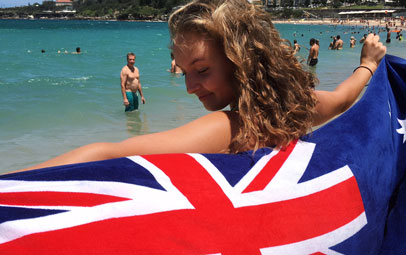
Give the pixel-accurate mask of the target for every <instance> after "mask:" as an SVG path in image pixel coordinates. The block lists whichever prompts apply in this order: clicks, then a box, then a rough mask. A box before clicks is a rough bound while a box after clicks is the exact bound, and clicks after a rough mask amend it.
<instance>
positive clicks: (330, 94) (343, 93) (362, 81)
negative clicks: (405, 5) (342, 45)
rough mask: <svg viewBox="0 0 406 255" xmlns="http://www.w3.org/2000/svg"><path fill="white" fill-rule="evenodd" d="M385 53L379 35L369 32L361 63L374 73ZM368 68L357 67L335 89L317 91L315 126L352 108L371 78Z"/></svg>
mask: <svg viewBox="0 0 406 255" xmlns="http://www.w3.org/2000/svg"><path fill="white" fill-rule="evenodd" d="M385 53H386V47H385V46H384V45H383V44H382V43H381V42H379V36H378V35H373V34H369V35H368V37H367V39H366V40H365V42H364V45H363V47H362V51H361V59H360V63H361V64H360V65H361V66H365V67H367V68H369V69H370V70H371V71H372V72H373V73H374V72H375V70H376V69H377V68H378V65H379V63H380V61H381V59H382V58H383V56H384V55H385ZM367 68H358V69H356V71H355V72H354V73H353V74H352V75H351V76H350V77H348V78H347V79H346V80H345V81H343V82H342V83H341V84H340V85H338V86H337V88H336V89H335V90H334V91H315V94H316V97H317V100H318V103H317V105H316V111H317V115H316V118H315V121H314V123H313V124H314V125H315V126H316V125H320V124H323V123H324V122H326V121H328V120H329V119H331V118H333V117H334V116H336V115H338V114H340V113H342V112H344V111H346V110H347V109H348V108H350V106H351V105H352V104H353V103H354V102H355V100H356V99H357V98H358V96H359V95H360V93H361V91H362V89H363V88H364V87H365V85H366V84H367V83H368V81H369V79H370V78H371V72H370V71H369V70H368V69H367Z"/></svg>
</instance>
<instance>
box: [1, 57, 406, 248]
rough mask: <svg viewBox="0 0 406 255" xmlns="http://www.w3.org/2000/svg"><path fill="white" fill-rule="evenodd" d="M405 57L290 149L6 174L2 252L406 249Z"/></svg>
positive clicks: (393, 60) (382, 69)
mask: <svg viewBox="0 0 406 255" xmlns="http://www.w3.org/2000/svg"><path fill="white" fill-rule="evenodd" d="M405 80H406V60H403V59H400V58H397V57H394V56H389V55H387V56H385V58H384V59H383V60H382V62H381V64H380V66H379V68H378V70H377V71H376V73H375V75H374V77H373V78H372V80H371V82H370V84H369V87H368V89H367V91H366V92H365V94H364V96H363V97H362V98H361V100H360V101H359V102H358V103H357V104H355V105H354V106H353V107H352V108H351V109H349V110H348V111H347V112H346V113H344V114H342V115H341V116H340V117H338V118H337V119H335V120H333V121H331V122H330V123H328V124H326V125H325V126H323V127H322V128H320V129H318V130H316V131H314V132H313V133H311V134H309V135H308V136H305V137H302V138H301V139H300V140H298V141H295V142H293V143H291V144H290V145H289V146H288V147H287V148H286V149H283V150H272V149H270V148H264V149H260V150H259V151H257V152H256V153H255V154H253V153H252V152H245V153H240V154H235V155H225V154H164V155H148V156H133V157H128V158H119V159H113V160H107V161H98V162H90V163H82V164H74V165H66V166H59V167H52V168H44V169H38V170H32V171H27V172H21V173H14V174H7V175H3V176H0V254H2V255H7V254H13V255H15V254H19V255H20V254H86V255H87V254H247V255H250V254H320V255H321V254H331V255H332V254H404V251H405V250H406V249H405V248H406V180H405V178H406V174H405V166H406V160H405V159H406V146H405V142H406V120H405V119H406V98H405V97H406V84H405Z"/></svg>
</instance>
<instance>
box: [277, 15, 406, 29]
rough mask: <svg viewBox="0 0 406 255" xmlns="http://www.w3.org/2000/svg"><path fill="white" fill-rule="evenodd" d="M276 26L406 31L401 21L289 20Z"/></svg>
mask: <svg viewBox="0 0 406 255" xmlns="http://www.w3.org/2000/svg"><path fill="white" fill-rule="evenodd" d="M273 23H275V24H295V25H298V24H306V25H345V26H360V27H368V26H369V27H373V26H375V27H385V26H386V24H388V26H389V27H390V28H391V29H402V30H404V29H406V25H405V23H403V26H402V24H401V20H400V19H390V20H384V19H368V20H366V19H345V20H340V19H332V18H324V19H319V20H316V19H287V20H278V19H275V20H273Z"/></svg>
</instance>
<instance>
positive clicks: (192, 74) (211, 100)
mask: <svg viewBox="0 0 406 255" xmlns="http://www.w3.org/2000/svg"><path fill="white" fill-rule="evenodd" d="M176 43H177V44H175V45H174V47H173V54H174V56H175V61H176V64H177V65H178V66H179V67H180V68H181V69H182V71H183V73H184V75H185V83H186V89H187V92H188V93H189V94H195V95H196V96H197V97H198V98H199V100H200V101H201V102H202V103H203V105H204V107H205V108H206V109H207V110H209V111H217V110H221V109H223V108H224V107H226V106H227V105H229V104H230V103H231V102H232V101H234V100H235V98H236V92H235V90H234V89H233V86H232V81H233V78H232V74H233V71H232V70H233V65H232V63H231V62H230V61H229V60H228V59H227V57H226V55H225V54H224V52H223V49H222V48H221V47H220V46H219V45H218V44H217V43H216V42H215V41H214V40H210V39H206V38H205V37H204V36H201V35H198V34H196V33H187V34H186V35H184V37H183V38H181V39H178V40H177V41H176Z"/></svg>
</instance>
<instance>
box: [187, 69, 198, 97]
mask: <svg viewBox="0 0 406 255" xmlns="http://www.w3.org/2000/svg"><path fill="white" fill-rule="evenodd" d="M185 83H186V91H187V93H189V94H194V93H195V92H196V91H197V90H198V89H199V87H200V84H199V82H198V81H197V80H196V79H194V78H193V77H192V75H188V74H186V75H185Z"/></svg>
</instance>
